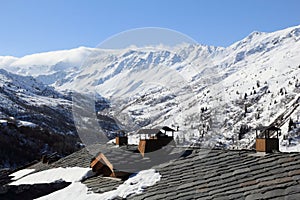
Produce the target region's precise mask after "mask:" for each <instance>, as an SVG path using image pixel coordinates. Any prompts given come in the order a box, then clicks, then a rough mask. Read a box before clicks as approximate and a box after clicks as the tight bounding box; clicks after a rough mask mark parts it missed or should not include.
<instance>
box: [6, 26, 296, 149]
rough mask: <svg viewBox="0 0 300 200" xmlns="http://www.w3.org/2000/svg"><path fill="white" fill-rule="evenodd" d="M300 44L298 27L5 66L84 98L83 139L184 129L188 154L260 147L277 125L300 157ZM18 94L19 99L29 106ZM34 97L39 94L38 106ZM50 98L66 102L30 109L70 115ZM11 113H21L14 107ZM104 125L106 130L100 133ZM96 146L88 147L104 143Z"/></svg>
mask: <svg viewBox="0 0 300 200" xmlns="http://www.w3.org/2000/svg"><path fill="white" fill-rule="evenodd" d="M299 41H300V26H296V27H291V28H288V29H284V30H280V31H276V32H273V33H262V32H257V31H256V32H253V33H251V34H250V35H249V36H247V37H246V38H244V39H243V40H241V41H238V42H236V43H234V44H232V45H231V46H229V47H212V46H205V45H196V44H179V45H177V46H175V47H162V46H159V47H155V46H153V47H145V48H138V47H130V48H127V49H119V50H116V49H115V50H111V49H110V50H109V49H98V48H85V47H80V48H77V49H72V50H64V51H55V52H47V53H41V54H34V55H28V56H25V57H22V58H14V57H0V64H1V67H2V68H4V69H6V70H8V71H10V72H13V73H16V74H26V75H32V76H33V77H34V78H35V79H37V80H38V81H40V82H43V83H44V84H46V85H49V86H51V87H53V88H55V90H57V91H60V93H63V94H68V93H69V92H70V91H72V92H74V93H73V94H77V95H73V105H74V107H73V114H74V117H75V118H74V122H75V124H76V125H77V126H76V127H77V128H78V127H81V128H79V129H77V131H78V132H79V133H78V134H79V136H81V137H82V136H83V135H82V133H83V132H84V133H86V130H89V131H90V135H93V134H94V133H95V132H97V133H99V132H102V131H103V132H104V133H106V134H107V135H110V136H113V133H114V132H115V131H116V130H117V129H125V130H128V131H131V132H134V131H135V130H137V129H139V128H141V127H155V126H157V125H169V126H173V127H177V126H179V127H180V128H179V130H180V131H179V132H178V133H177V134H176V136H175V137H176V140H177V141H181V144H183V145H189V142H193V143H197V145H200V146H210V147H222V148H251V147H252V146H253V141H254V137H255V131H254V128H255V127H257V126H261V125H264V126H268V125H270V124H275V123H277V125H278V126H280V127H281V128H282V135H281V136H280V141H281V150H284V151H299V145H298V143H299V135H298V133H299V128H298V129H297V125H296V123H295V124H294V125H293V130H291V132H290V133H289V134H288V129H289V127H288V126H289V125H288V124H289V119H290V118H292V120H293V121H295V122H297V121H298V122H299V115H300V109H299V106H298V105H299V90H300V82H299V77H300V75H299V74H300V68H299V67H300V42H299ZM27 81H29V80H26V82H27ZM6 85H7V84H6ZM25 85H26V84H25ZM47 88H48V87H47ZM53 88H52V89H53ZM47 90H48V89H47ZM49 90H50V89H49ZM42 91H43V89H42ZM52 91H53V92H54V90H51V92H52ZM51 92H50V93H51ZM1 94H2V93H1ZM15 94H16V93H14V94H12V95H11V97H10V98H19V97H21V99H22V101H24V100H25V99H26V98H27V101H28V99H29V98H28V95H27V97H24V98H23V97H22V95H23V94H22V95H19V94H17V95H15ZM24 95H25V96H26V93H25V94H24ZM35 95H39V96H38V99H36V100H35ZM51 95H52V96H53V95H54V96H56V95H58V96H57V98H56V97H55V98H53V97H51V98H50V97H49V96H47V97H46V96H45V95H44V96H43V95H42V94H37V91H32V92H31V93H30V94H29V96H33V97H32V98H30V101H36V102H37V103H38V104H43V103H42V102H44V101H47V102H48V103H49V104H50V105H54V107H55V105H56V106H62V105H63V106H66V107H68V106H70V103H71V102H70V101H68V102H66V100H62V99H63V96H64V95H62V97H60V96H59V94H58V93H56V92H54V93H53V94H52V93H51ZM94 97H95V98H96V104H95V102H94V100H95V98H94ZM45 99H47V100H45ZM49 99H51V101H48V100H49ZM97 102H98V103H97ZM48 103H47V104H48ZM5 104H7V105H10V102H9V101H7V102H6V103H5ZM29 105H30V103H29ZM6 107H7V106H6ZM8 107H9V106H8ZM95 107H96V112H95ZM77 108H79V109H78V110H76V109H77ZM30 109H31V108H30ZM74 109H75V110H74ZM9 110H10V112H12V111H13V112H16V111H14V108H13V107H12V106H11V107H10V108H9ZM69 111H70V110H69ZM82 111H84V112H82ZM39 113H40V112H39ZM58 113H59V112H58ZM58 113H57V112H56V114H58ZM95 113H96V114H95ZM59 115H62V116H63V115H64V114H61V113H60V114H59ZM55 118H56V117H55ZM56 119H57V118H56ZM58 119H59V118H58ZM64 119H67V120H68V119H70V116H68V117H66V118H64ZM99 119H100V130H98V128H95V127H96V126H97V127H98V125H99V124H98V122H99ZM279 119H280V120H279ZM43 120H44V119H43ZM45 120H46V121H47V119H45ZM28 121H30V122H33V123H35V122H34V121H32V120H28ZM60 122H61V120H59V121H57V122H54V123H53V122H52V126H53V125H55V126H57V123H58V124H59V123H60ZM108 124H109V125H108ZM59 127H61V126H60V125H59ZM82 127H84V128H82ZM71 130H74V129H71ZM62 131H63V132H68V131H69V129H68V128H66V129H63V130H62ZM86 135H87V134H85V135H84V136H86ZM93 136H94V135H93ZM87 138H88V139H87V140H86V141H83V142H84V143H89V142H91V141H92V142H93V143H97V142H101V141H100V140H102V139H103V137H102V136H101V135H100V136H99V137H97V138H94V137H87ZM81 139H83V138H81ZM83 140H85V139H83Z"/></svg>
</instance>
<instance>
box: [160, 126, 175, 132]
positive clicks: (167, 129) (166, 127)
mask: <svg viewBox="0 0 300 200" xmlns="http://www.w3.org/2000/svg"><path fill="white" fill-rule="evenodd" d="M161 129H162V130H164V131H170V132H174V131H175V129H172V128H170V127H168V126H163V127H162V128H161Z"/></svg>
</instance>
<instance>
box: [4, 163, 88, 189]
mask: <svg viewBox="0 0 300 200" xmlns="http://www.w3.org/2000/svg"><path fill="white" fill-rule="evenodd" d="M90 172H91V169H90V168H81V167H72V168H62V167H59V168H53V169H49V170H45V171H40V172H37V173H34V174H30V175H28V176H25V177H23V178H21V179H19V180H17V181H14V182H12V183H10V184H9V185H24V184H29V185H32V184H38V183H53V182H55V181H60V180H62V181H66V182H75V181H81V180H82V179H83V178H85V177H87V176H88V175H89V173H90Z"/></svg>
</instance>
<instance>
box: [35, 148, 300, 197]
mask: <svg viewBox="0 0 300 200" xmlns="http://www.w3.org/2000/svg"><path fill="white" fill-rule="evenodd" d="M185 156H186V157H178V158H176V159H174V160H171V161H166V162H164V163H163V164H160V165H157V166H154V167H153V168H155V169H156V170H157V171H158V172H159V173H160V174H161V175H162V177H161V180H160V181H159V182H157V183H156V184H155V185H154V186H151V187H148V188H146V189H145V191H144V192H143V193H142V194H139V195H135V196H131V197H129V198H128V199H135V200H137V199H155V200H156V199H300V153H273V154H262V153H255V152H254V151H246V150H244V151H225V150H200V149H194V150H189V153H186V154H185ZM92 157H93V155H91V154H90V153H89V152H88V151H87V150H86V149H82V150H80V151H78V152H76V153H74V154H72V155H70V156H67V157H65V158H62V159H60V160H59V161H57V162H55V163H52V164H50V165H44V164H40V163H39V164H36V165H33V166H31V168H36V169H37V170H44V169H47V168H53V167H74V166H79V167H88V166H89V164H90V160H91V158H92ZM83 183H84V184H86V185H87V187H88V188H89V189H90V190H91V191H93V192H96V193H102V192H106V191H110V190H113V189H115V188H117V187H118V186H119V185H120V184H122V183H123V181H122V180H118V179H110V178H105V177H102V176H96V177H92V178H89V179H87V180H84V181H83Z"/></svg>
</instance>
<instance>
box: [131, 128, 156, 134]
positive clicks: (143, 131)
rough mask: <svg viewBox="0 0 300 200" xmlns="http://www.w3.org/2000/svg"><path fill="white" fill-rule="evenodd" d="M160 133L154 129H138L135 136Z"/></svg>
mask: <svg viewBox="0 0 300 200" xmlns="http://www.w3.org/2000/svg"><path fill="white" fill-rule="evenodd" d="M158 133H160V129H158V128H154V129H140V130H139V131H138V132H137V134H145V135H156V134H158Z"/></svg>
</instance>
